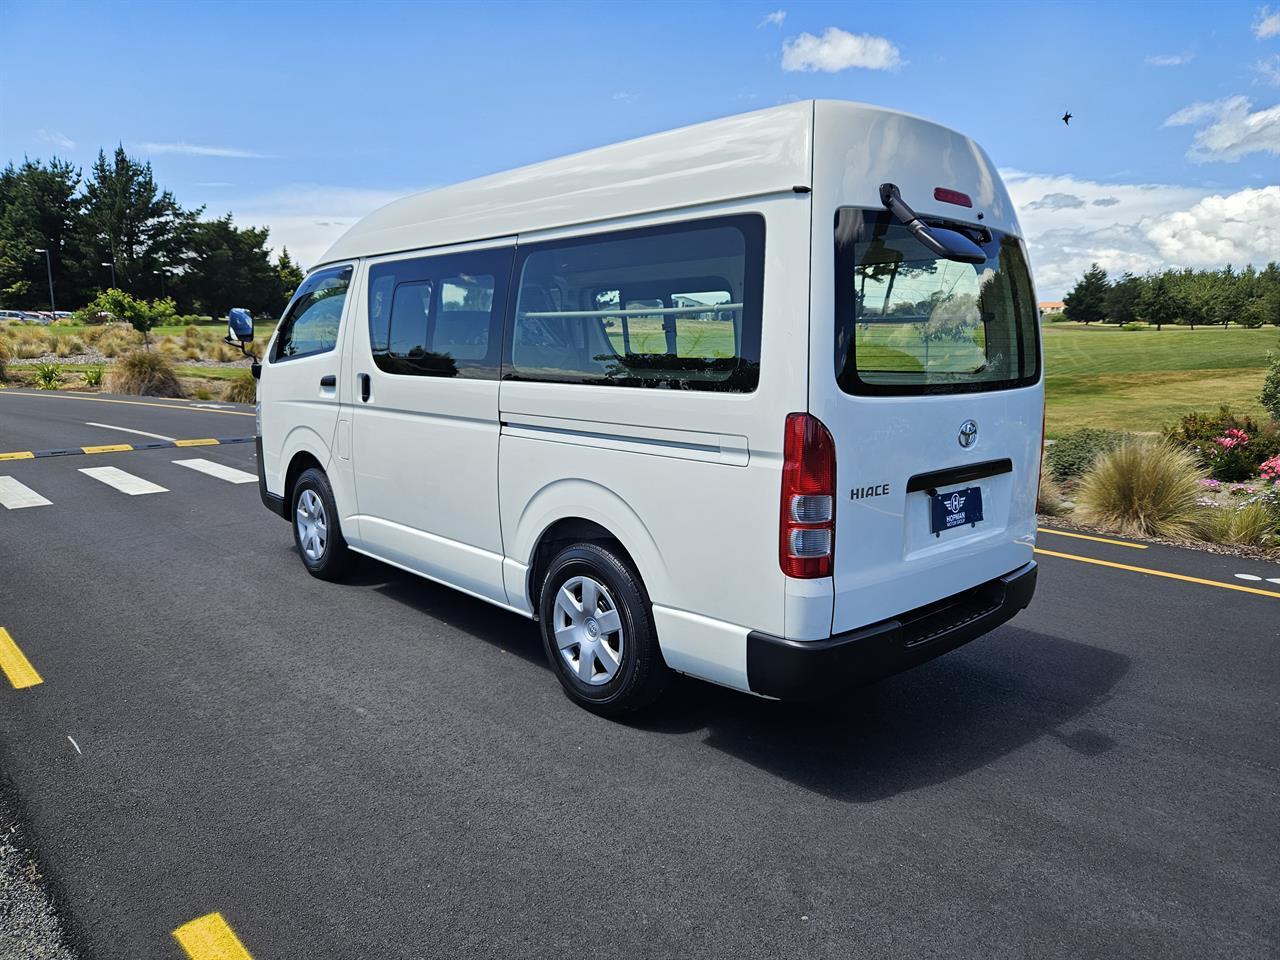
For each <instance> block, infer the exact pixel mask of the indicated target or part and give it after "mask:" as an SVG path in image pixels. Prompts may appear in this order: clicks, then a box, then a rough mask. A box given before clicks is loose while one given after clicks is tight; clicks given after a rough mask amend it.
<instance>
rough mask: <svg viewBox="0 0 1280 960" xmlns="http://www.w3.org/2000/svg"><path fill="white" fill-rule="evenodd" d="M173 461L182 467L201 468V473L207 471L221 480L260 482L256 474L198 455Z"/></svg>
mask: <svg viewBox="0 0 1280 960" xmlns="http://www.w3.org/2000/svg"><path fill="white" fill-rule="evenodd" d="M173 462H174V463H176V464H177V465H178V466H180V467H190V468H191V469H192V470H199V471H200V472H201V473H207V474H208V475H209V476H211V477H217V478H218V479H219V480H226V481H228V482H230V483H257V482H258V477H257V475H256V474H252V473H245V472H244V471H243V470H237V469H235V467H227V466H224V465H223V464H221V463H214V462H213V461H212V460H202V459H200V458H198V457H197V458H195V459H193V460H175V461H173Z"/></svg>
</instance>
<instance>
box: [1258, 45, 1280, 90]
mask: <svg viewBox="0 0 1280 960" xmlns="http://www.w3.org/2000/svg"><path fill="white" fill-rule="evenodd" d="M1253 72H1254V73H1255V74H1256V75H1257V76H1256V77H1255V78H1254V81H1253V82H1254V83H1255V84H1260V83H1264V84H1266V85H1267V86H1270V87H1280V53H1277V54H1276V55H1275V56H1274V57H1269V58H1267V59H1266V60H1259V61H1258V62H1257V63H1255V64H1254V65H1253Z"/></svg>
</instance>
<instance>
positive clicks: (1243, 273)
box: [1063, 261, 1280, 329]
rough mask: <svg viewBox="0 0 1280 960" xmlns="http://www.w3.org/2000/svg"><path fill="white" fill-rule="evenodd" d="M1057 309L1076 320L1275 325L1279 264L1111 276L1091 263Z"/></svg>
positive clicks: (1279, 318) (1278, 322) (1279, 322)
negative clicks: (1257, 267) (1115, 277)
mask: <svg viewBox="0 0 1280 960" xmlns="http://www.w3.org/2000/svg"><path fill="white" fill-rule="evenodd" d="M1063 303H1064V304H1065V306H1064V308H1063V313H1064V314H1065V315H1066V317H1067V319H1068V320H1077V321H1080V322H1081V323H1094V322H1100V323H1132V322H1133V321H1135V320H1142V321H1145V322H1147V323H1150V324H1154V325H1155V327H1156V328H1157V329H1159V328H1160V327H1161V326H1163V325H1164V324H1166V323H1170V324H1181V325H1185V326H1190V327H1193V328H1194V327H1196V326H1210V325H1213V324H1220V325H1222V326H1224V327H1225V326H1229V325H1230V324H1232V323H1238V324H1240V325H1241V326H1243V327H1260V326H1262V325H1263V324H1272V325H1274V326H1280V264H1277V263H1276V262H1274V261H1272V262H1271V263H1268V264H1267V265H1266V267H1265V268H1263V269H1262V270H1255V269H1254V268H1253V267H1252V266H1248V267H1245V268H1244V269H1243V270H1238V271H1237V270H1233V269H1232V268H1231V266H1230V265H1227V266H1226V267H1223V268H1222V269H1221V270H1189V269H1188V270H1166V271H1164V272H1163V273H1149V274H1146V275H1144V276H1141V277H1139V276H1134V275H1133V274H1132V273H1125V274H1123V275H1122V276H1121V277H1120V278H1119V279H1117V280H1112V279H1110V278H1109V277H1108V276H1107V271H1105V270H1103V269H1102V268H1101V267H1100V266H1098V265H1097V264H1096V263H1095V264H1094V265H1093V266H1091V267H1090V268H1089V269H1088V270H1086V271H1085V274H1084V276H1083V277H1081V278H1080V280H1079V281H1078V282H1077V283H1076V285H1075V288H1074V289H1072V291H1071V292H1070V293H1069V294H1067V296H1066V298H1065V299H1064V301H1063Z"/></svg>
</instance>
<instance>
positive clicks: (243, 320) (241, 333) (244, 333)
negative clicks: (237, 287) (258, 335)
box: [227, 307, 253, 343]
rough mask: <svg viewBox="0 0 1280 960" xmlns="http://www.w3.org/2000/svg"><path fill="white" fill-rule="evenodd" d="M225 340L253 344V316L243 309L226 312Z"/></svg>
mask: <svg viewBox="0 0 1280 960" xmlns="http://www.w3.org/2000/svg"><path fill="white" fill-rule="evenodd" d="M227 340H228V341H235V342H236V343H253V316H252V315H251V314H250V313H249V311H248V310H246V309H245V308H244V307H232V308H231V309H230V310H229V311H227Z"/></svg>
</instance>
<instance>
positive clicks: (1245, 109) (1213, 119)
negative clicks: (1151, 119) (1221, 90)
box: [1164, 14, 1280, 163]
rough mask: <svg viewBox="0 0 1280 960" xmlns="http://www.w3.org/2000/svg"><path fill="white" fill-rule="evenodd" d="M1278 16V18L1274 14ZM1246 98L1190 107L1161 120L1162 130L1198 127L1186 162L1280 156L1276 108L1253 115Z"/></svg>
mask: <svg viewBox="0 0 1280 960" xmlns="http://www.w3.org/2000/svg"><path fill="white" fill-rule="evenodd" d="M1277 16H1280V14H1277ZM1252 107H1253V104H1252V103H1251V102H1250V100H1249V98H1248V97H1242V96H1234V97H1226V98H1225V99H1222V100H1212V101H1208V102H1202V103H1193V104H1191V105H1190V106H1188V107H1183V108H1182V109H1181V110H1179V111H1178V112H1177V113H1175V114H1173V115H1172V116H1170V117H1169V118H1168V119H1167V120H1165V122H1164V125H1165V126H1166V127H1185V126H1193V127H1200V129H1199V130H1197V131H1196V134H1195V137H1194V138H1193V139H1192V141H1191V149H1190V150H1188V151H1187V158H1188V159H1190V160H1193V161H1195V162H1196V163H1204V162H1206V161H1208V160H1223V161H1226V162H1227V163H1234V162H1235V161H1237V160H1239V159H1240V158H1241V157H1243V156H1246V155H1247V154H1250V153H1273V154H1277V155H1280V104H1278V105H1276V106H1274V107H1267V108H1265V109H1262V110H1258V111H1253V110H1252V109H1251V108H1252Z"/></svg>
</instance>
